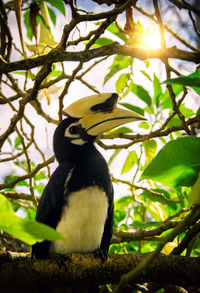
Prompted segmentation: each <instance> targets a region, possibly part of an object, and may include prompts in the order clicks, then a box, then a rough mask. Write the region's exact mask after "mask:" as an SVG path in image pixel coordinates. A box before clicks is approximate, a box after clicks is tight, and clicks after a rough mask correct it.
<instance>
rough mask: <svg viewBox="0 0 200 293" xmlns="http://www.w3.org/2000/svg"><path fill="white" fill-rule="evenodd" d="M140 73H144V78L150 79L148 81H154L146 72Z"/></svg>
mask: <svg viewBox="0 0 200 293" xmlns="http://www.w3.org/2000/svg"><path fill="white" fill-rule="evenodd" d="M140 71H141V72H142V74H144V76H146V77H147V78H148V80H150V81H152V79H151V77H150V75H149V74H148V73H147V72H146V71H144V70H140Z"/></svg>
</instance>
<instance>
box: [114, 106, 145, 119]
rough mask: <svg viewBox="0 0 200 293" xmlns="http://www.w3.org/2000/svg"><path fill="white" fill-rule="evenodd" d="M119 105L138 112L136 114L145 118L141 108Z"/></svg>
mask: <svg viewBox="0 0 200 293" xmlns="http://www.w3.org/2000/svg"><path fill="white" fill-rule="evenodd" d="M119 104H120V105H122V106H123V107H125V108H127V109H129V110H131V111H133V112H136V113H138V114H140V115H142V116H144V110H143V109H141V108H139V107H137V106H133V105H131V104H129V103H119Z"/></svg>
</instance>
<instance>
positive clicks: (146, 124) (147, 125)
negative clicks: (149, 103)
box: [139, 122, 150, 129]
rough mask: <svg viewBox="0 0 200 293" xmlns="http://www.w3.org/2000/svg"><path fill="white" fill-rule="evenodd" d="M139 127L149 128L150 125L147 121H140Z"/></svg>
mask: <svg viewBox="0 0 200 293" xmlns="http://www.w3.org/2000/svg"><path fill="white" fill-rule="evenodd" d="M139 127H140V128H144V129H149V128H150V125H149V123H148V122H141V123H140V124H139Z"/></svg>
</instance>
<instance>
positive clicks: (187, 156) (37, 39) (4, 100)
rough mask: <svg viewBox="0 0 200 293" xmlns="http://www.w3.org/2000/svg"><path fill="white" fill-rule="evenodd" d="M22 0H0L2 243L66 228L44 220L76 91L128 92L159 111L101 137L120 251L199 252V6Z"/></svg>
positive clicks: (127, 103)
mask: <svg viewBox="0 0 200 293" xmlns="http://www.w3.org/2000/svg"><path fill="white" fill-rule="evenodd" d="M20 2H21V1H4V2H3V1H0V10H1V12H0V16H1V57H2V58H1V60H0V63H1V69H0V74H1V75H0V78H1V92H0V104H1V110H0V111H1V115H2V118H1V136H0V147H1V153H0V156H1V157H0V163H1V184H0V190H1V197H0V200H1V205H0V209H1V210H0V229H1V249H2V250H3V251H5V250H14V251H16V250H19V251H21V250H22V249H23V250H25V251H29V249H30V246H28V245H32V244H33V243H34V242H35V241H42V240H43V239H50V240H52V239H60V237H62V236H61V235H58V234H57V233H55V231H48V230H47V228H45V227H42V226H40V225H39V226H36V225H38V223H36V222H35V221H34V218H35V213H36V206H37V203H38V201H39V197H40V196H41V194H42V191H43V188H44V186H45V184H46V183H47V181H48V178H49V177H50V175H51V173H52V171H53V170H54V168H55V167H56V162H54V156H53V152H52V147H51V142H52V134H53V131H54V129H55V127H56V125H57V124H58V122H59V121H60V120H61V119H62V110H63V107H64V106H67V105H68V104H70V103H71V102H72V101H74V100H75V99H79V98H81V97H84V96H87V95H90V94H93V93H99V92H117V93H118V95H119V104H120V105H121V106H122V107H125V108H128V109H130V110H133V111H135V112H137V113H139V114H142V115H144V116H145V117H146V118H147V121H145V122H141V123H136V124H129V125H125V126H123V127H120V128H119V129H115V130H113V131H110V132H109V133H106V134H104V135H102V136H101V137H100V138H98V140H97V145H98V147H99V148H100V150H101V152H103V154H104V155H105V156H106V158H107V161H108V164H109V167H110V170H111V174H112V179H113V184H114V188H115V199H116V201H115V222H114V228H115V229H114V237H113V240H112V245H111V247H110V253H118V254H123V253H138V252H142V253H146V252H152V251H161V250H162V252H164V253H166V254H171V253H172V254H182V255H186V256H199V253H200V239H199V234H198V232H199V223H198V220H199V218H198V217H196V218H195V219H194V220H193V222H192V223H190V224H189V225H186V224H185V222H184V219H185V217H186V216H187V215H188V213H189V211H190V210H191V206H192V205H193V204H199V197H200V187H199V186H200V183H199V177H198V174H199V171H200V155H199V149H200V138H199V128H200V116H199V115H200V107H199V105H200V103H199V94H200V69H198V66H197V64H198V63H199V60H200V53H199V36H200V33H199V27H198V24H199V16H200V10H199V8H198V5H196V3H195V1H194V2H192V1H188V2H187V3H186V2H185V1H156V0H154V1H87V3H84V1H77V3H76V4H74V3H73V1H62V0H59V1H52V0H49V1H22V3H20ZM85 2H86V1H85ZM147 2H148V3H147ZM89 12H91V13H89ZM16 23H17V26H16V25H15V24H16ZM149 36H150V37H149ZM104 150H105V151H104ZM192 186H193V188H192ZM191 190H192V192H191ZM18 216H20V217H22V218H23V219H22V218H20V217H18ZM80 216H81V215H80ZM180 224H183V228H182V230H181V231H180V230H178V229H177V227H178V225H180ZM176 229H177V230H176ZM191 230H192V231H193V230H194V231H195V232H194V233H192V235H191ZM36 231H37V233H36ZM173 231H175V232H174V237H172V238H170V237H171V236H170V235H171V234H170V233H172V232H173ZM13 237H14V238H13ZM16 239H19V240H21V241H23V242H20V241H18V240H16ZM185 239H186V240H187V241H185ZM24 242H25V243H26V245H23V243H24ZM27 244H28V245H27ZM156 249H157V250H156Z"/></svg>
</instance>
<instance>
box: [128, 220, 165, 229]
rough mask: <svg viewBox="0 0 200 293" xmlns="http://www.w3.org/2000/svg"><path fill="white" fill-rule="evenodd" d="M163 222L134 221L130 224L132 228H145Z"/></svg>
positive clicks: (157, 225) (156, 225)
mask: <svg viewBox="0 0 200 293" xmlns="http://www.w3.org/2000/svg"><path fill="white" fill-rule="evenodd" d="M161 224H163V222H147V223H142V222H139V221H134V222H133V223H132V224H131V225H129V226H131V227H134V228H139V229H146V228H154V227H159V226H160V225H161Z"/></svg>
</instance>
